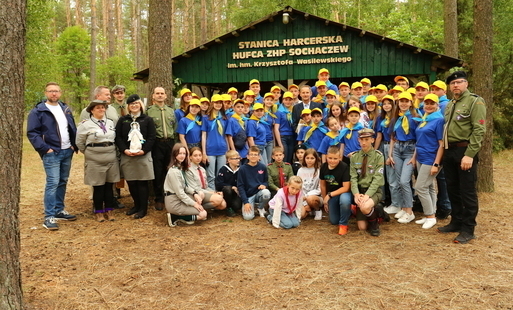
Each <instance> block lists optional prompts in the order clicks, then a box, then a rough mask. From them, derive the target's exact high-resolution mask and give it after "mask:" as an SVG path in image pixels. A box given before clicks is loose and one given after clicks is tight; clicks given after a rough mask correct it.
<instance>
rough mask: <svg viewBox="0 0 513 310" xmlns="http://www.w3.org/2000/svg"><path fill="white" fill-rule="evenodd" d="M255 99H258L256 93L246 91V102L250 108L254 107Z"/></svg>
mask: <svg viewBox="0 0 513 310" xmlns="http://www.w3.org/2000/svg"><path fill="white" fill-rule="evenodd" d="M255 98H256V95H255V93H254V92H253V91H252V90H251V89H250V90H246V91H245V92H244V98H242V99H244V101H246V102H248V104H249V106H252V105H253V103H255Z"/></svg>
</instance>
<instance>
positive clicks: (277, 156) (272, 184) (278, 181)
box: [267, 146, 294, 197]
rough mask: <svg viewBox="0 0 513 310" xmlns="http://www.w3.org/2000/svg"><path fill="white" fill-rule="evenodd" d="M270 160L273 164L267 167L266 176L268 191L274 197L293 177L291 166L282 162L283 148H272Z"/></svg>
mask: <svg viewBox="0 0 513 310" xmlns="http://www.w3.org/2000/svg"><path fill="white" fill-rule="evenodd" d="M272 152H273V154H272V158H273V159H274V162H273V163H271V164H268V165H267V174H269V190H270V191H271V197H272V196H274V195H276V192H278V190H279V189H280V188H283V187H284V186H285V185H286V184H287V181H288V180H289V179H290V177H291V176H293V175H294V173H293V171H292V166H291V165H290V164H289V163H286V162H283V158H284V157H285V155H284V154H283V148H281V147H279V146H278V147H275V148H273V151H272Z"/></svg>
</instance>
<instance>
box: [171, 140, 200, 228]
mask: <svg viewBox="0 0 513 310" xmlns="http://www.w3.org/2000/svg"><path fill="white" fill-rule="evenodd" d="M188 155H189V154H188V151H187V147H186V146H185V145H184V144H181V143H177V144H175V145H174V146H173V150H172V151H171V163H170V167H169V170H168V171H167V175H166V180H165V181H164V202H165V205H166V210H167V212H168V213H167V223H168V224H169V226H171V227H174V226H176V225H177V223H178V222H183V223H186V224H194V221H196V220H204V219H206V218H207V211H205V209H204V208H203V206H202V205H201V200H202V199H201V196H200V195H199V194H198V193H197V192H195V191H194V190H193V189H192V188H191V187H190V186H188V185H187V181H186V178H185V174H186V172H187V170H188V169H189V156H188Z"/></svg>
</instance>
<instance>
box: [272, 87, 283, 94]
mask: <svg viewBox="0 0 513 310" xmlns="http://www.w3.org/2000/svg"><path fill="white" fill-rule="evenodd" d="M275 90H279V91H281V88H280V86H276V85H274V86H273V87H271V93H272V92H273V91H275Z"/></svg>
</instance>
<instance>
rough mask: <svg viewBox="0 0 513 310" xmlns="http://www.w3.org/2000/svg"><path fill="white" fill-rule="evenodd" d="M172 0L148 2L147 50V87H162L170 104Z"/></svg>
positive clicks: (151, 0) (171, 82)
mask: <svg viewBox="0 0 513 310" xmlns="http://www.w3.org/2000/svg"><path fill="white" fill-rule="evenodd" d="M173 1H174V0H150V9H149V19H148V22H149V25H148V43H149V46H148V50H149V56H150V57H149V60H150V65H149V69H150V76H149V79H148V87H149V89H150V91H152V90H153V89H154V88H155V87H164V89H165V90H166V93H167V95H168V102H170V99H171V94H172V90H173V78H172V73H171V61H172V58H173V56H172V51H173V42H172V40H171V38H172V32H171V31H172V28H171V14H172V2H173Z"/></svg>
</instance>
